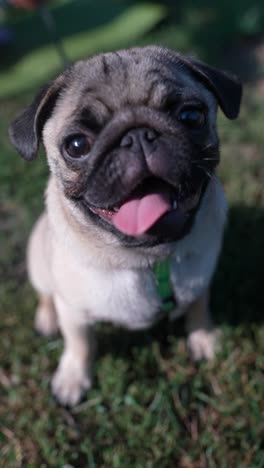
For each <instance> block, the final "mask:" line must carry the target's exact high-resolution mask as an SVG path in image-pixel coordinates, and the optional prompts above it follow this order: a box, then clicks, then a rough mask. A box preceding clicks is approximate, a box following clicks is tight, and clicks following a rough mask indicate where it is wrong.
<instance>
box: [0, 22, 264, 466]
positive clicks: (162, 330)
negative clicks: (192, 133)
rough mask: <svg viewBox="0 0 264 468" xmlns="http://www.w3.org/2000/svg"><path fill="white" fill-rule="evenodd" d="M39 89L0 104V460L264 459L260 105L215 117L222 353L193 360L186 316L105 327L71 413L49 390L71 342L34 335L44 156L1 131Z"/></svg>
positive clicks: (249, 93) (251, 99)
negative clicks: (32, 253)
mask: <svg viewBox="0 0 264 468" xmlns="http://www.w3.org/2000/svg"><path fill="white" fill-rule="evenodd" d="M113 34H114V33H113ZM168 34H169V29H168ZM150 37H151V39H153V40H154V39H155V41H158V40H159V39H160V37H164V38H165V39H167V40H169V36H166V29H161V30H160V31H157V32H156V33H155V34H154V33H152V35H151V36H147V37H144V38H142V37H139V38H138V40H137V41H135V43H136V42H137V43H138V42H140V43H141V42H148V40H150V39H149V38H150ZM165 39H164V42H166V41H165ZM120 45H122V44H120ZM109 47H110V48H111V46H109ZM2 76H3V75H2ZM31 97H32V91H28V92H23V93H20V96H19V97H16V98H15V97H10V98H8V99H5V100H4V99H2V100H1V102H0V135H1V139H0V146H1V160H0V219H1V221H0V222H1V229H0V317H1V322H0V323H1V341H0V467H3V468H6V467H10V468H13V467H25V466H26V467H45V466H47V467H50V466H51V467H56V468H57V467H63V466H65V465H71V466H73V467H75V468H79V467H86V466H87V467H89V468H90V467H91V468H92V467H105V468H108V467H115V468H121V467H122V468H123V467H128V468H130V467H131V468H132V467H133V468H134V467H135V468H141V467H157V468H158V467H159V468H160V467H162V468H163V467H164V468H165V467H166V468H167V467H168V468H170V467H171V468H175V467H179V468H200V467H209V468H218V467H221V468H225V467H239V468H240V467H241V468H242V467H243V468H244V467H250V468H261V467H263V465H264V461H263V460H264V446H263V439H264V420H263V414H264V405H263V394H264V380H263V370H264V358H263V355H264V353H263V351H264V349H263V348H264V326H263V308H264V304H263V302H264V301H263V277H264V268H263V265H264V188H263V180H264V161H263V147H264V132H263V120H264V102H263V99H260V97H259V95H258V94H257V92H256V91H255V89H254V88H253V87H251V88H250V87H247V88H246V93H245V98H244V102H243V107H242V113H241V117H240V119H239V120H238V121H236V122H228V121H227V120H226V119H225V118H224V117H223V116H222V115H220V116H219V127H220V136H221V139H222V161H221V166H220V169H219V175H220V177H221V179H222V181H223V183H224V186H225V191H226V194H227V198H228V200H229V204H230V217H229V224H228V228H227V231H226V236H225V242H224V248H223V253H222V255H221V259H220V262H219V267H218V269H217V272H216V275H215V279H214V284H213V287H212V300H211V303H212V311H213V315H214V317H215V321H216V323H217V324H218V326H219V327H220V329H221V331H222V345H221V351H220V353H219V355H218V356H217V358H216V359H215V361H214V362H213V363H210V364H209V363H202V364H200V365H194V364H193V363H192V362H191V361H190V359H189V357H188V354H187V350H186V344H185V337H184V333H183V324H182V322H181V321H177V322H175V323H174V324H172V323H169V322H167V320H164V321H163V322H161V323H160V324H158V325H157V326H156V327H155V328H153V329H151V330H148V331H144V332H142V333H129V332H124V331H123V330H122V331H120V330H119V329H114V328H112V327H111V326H100V327H99V329H98V356H97V361H96V367H95V382H94V387H93V389H92V390H91V391H90V392H89V394H88V395H87V399H86V400H85V401H84V402H83V403H81V404H79V405H78V406H77V407H76V408H74V409H73V410H72V411H68V410H67V409H64V408H61V407H59V406H57V405H56V403H55V402H54V400H53V399H52V397H51V395H50V391H49V382H50V376H51V374H52V372H53V371H54V369H55V367H56V364H57V362H58V358H59V355H60V353H61V350H62V340H61V338H56V339H52V340H48V339H44V338H41V337H39V336H37V335H36V334H35V333H34V331H33V327H32V324H33V317H34V308H35V305H36V297H35V295H34V293H33V291H32V290H31V288H30V286H29V284H28V282H27V279H26V272H25V262H24V252H25V246H26V240H27V237H28V234H29V231H30V227H31V226H32V224H33V222H34V220H35V219H36V217H37V215H38V213H39V212H40V211H41V209H42V206H43V190H44V187H45V182H46V178H47V167H46V162H45V158H44V155H43V154H42V155H41V157H40V158H39V159H38V160H37V161H36V162H34V163H31V164H30V163H25V162H24V161H22V160H21V159H20V158H19V157H18V156H17V155H16V154H15V152H14V151H13V149H12V148H11V147H10V145H9V144H8V141H7V136H6V130H7V125H8V122H9V121H10V120H11V118H12V117H13V116H14V115H15V113H16V112H17V110H18V109H19V108H21V107H22V106H23V105H24V104H26V103H28V102H29V100H30V99H31Z"/></svg>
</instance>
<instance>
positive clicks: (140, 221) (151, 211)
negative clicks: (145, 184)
mask: <svg viewBox="0 0 264 468" xmlns="http://www.w3.org/2000/svg"><path fill="white" fill-rule="evenodd" d="M170 210H171V205H170V202H169V198H168V196H166V195H165V194H164V193H149V194H148V195H145V196H144V197H143V198H141V199H133V200H129V201H127V202H125V203H124V204H123V205H122V206H121V208H120V209H119V211H118V212H117V213H115V214H114V215H113V217H112V221H113V224H114V226H115V227H116V228H117V229H118V230H119V231H121V232H123V233H124V234H128V235H129V236H138V235H140V234H143V233H144V232H146V231H147V230H148V229H149V228H150V227H151V226H153V224H155V223H156V222H157V221H158V220H159V218H161V216H163V215H164V214H165V213H167V212H168V211H170Z"/></svg>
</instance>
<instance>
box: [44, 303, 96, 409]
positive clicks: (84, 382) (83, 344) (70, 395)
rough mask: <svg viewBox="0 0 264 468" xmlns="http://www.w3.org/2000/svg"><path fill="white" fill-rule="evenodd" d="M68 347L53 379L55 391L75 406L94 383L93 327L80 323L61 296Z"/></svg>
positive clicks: (60, 311)
mask: <svg viewBox="0 0 264 468" xmlns="http://www.w3.org/2000/svg"><path fill="white" fill-rule="evenodd" d="M55 305H56V310H57V313H58V320H59V326H60V330H61V332H62V335H63V338H64V341H65V348H64V351H63V354H62V356H61V359H60V363H59V366H58V368H57V370H56V372H55V374H54V376H53V379H52V383H51V386H52V393H53V395H54V396H55V398H56V399H57V400H58V401H59V403H61V404H62V405H67V406H74V405H75V404H77V403H78V402H79V401H80V400H81V398H82V396H83V394H84V393H85V391H86V390H88V389H89V388H90V386H91V363H92V352H93V330H92V328H91V327H90V326H87V325H83V324H80V323H79V322H78V321H77V319H76V315H75V311H74V310H72V309H71V308H70V307H69V306H68V305H67V304H65V302H64V301H63V300H62V299H61V298H60V297H58V296H57V297H55Z"/></svg>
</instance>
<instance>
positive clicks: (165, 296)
mask: <svg viewBox="0 0 264 468" xmlns="http://www.w3.org/2000/svg"><path fill="white" fill-rule="evenodd" d="M153 272H154V275H155V279H156V284H157V288H158V292H159V295H160V297H161V299H162V311H163V312H166V313H168V312H170V311H171V310H173V309H174V308H175V306H176V303H175V299H174V294H173V289H172V285H171V281H170V264H169V261H168V260H162V261H160V262H157V263H155V265H154V267H153Z"/></svg>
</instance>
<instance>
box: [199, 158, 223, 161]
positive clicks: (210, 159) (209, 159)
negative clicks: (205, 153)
mask: <svg viewBox="0 0 264 468" xmlns="http://www.w3.org/2000/svg"><path fill="white" fill-rule="evenodd" d="M203 161H219V158H203Z"/></svg>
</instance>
